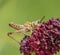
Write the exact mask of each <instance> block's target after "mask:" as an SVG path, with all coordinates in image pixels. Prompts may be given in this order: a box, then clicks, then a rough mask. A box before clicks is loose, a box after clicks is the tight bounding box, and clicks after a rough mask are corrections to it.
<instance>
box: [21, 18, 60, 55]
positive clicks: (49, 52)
mask: <svg viewBox="0 0 60 55" xmlns="http://www.w3.org/2000/svg"><path fill="white" fill-rule="evenodd" d="M59 50H60V18H57V19H50V20H49V21H48V22H44V23H42V24H40V26H39V27H37V28H36V29H35V30H34V31H33V32H32V34H31V36H25V37H24V39H23V40H22V41H21V43H20V52H21V53H24V55H31V54H32V52H34V53H35V55H54V54H56V53H57V52H59Z"/></svg>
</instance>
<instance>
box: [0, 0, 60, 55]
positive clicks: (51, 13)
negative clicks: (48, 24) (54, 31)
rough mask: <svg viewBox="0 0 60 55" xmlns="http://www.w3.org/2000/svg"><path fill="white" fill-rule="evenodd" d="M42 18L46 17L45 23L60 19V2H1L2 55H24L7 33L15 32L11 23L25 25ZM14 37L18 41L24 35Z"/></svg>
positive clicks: (0, 33) (0, 42) (1, 0)
mask: <svg viewBox="0 0 60 55" xmlns="http://www.w3.org/2000/svg"><path fill="white" fill-rule="evenodd" d="M42 16H46V18H45V19H44V21H47V20H48V19H49V18H51V17H54V18H57V17H60V0H0V55H22V54H20V52H19V47H20V46H19V44H18V43H16V42H15V41H13V40H12V39H10V38H9V37H8V36H7V32H9V31H15V30H14V29H12V28H11V27H9V26H8V24H9V23H10V22H15V23H19V24H23V23H24V22H26V21H35V20H37V19H40V18H41V17H42ZM13 36H14V38H16V39H17V40H18V41H20V40H21V39H22V38H23V37H24V36H23V35H22V34H15V35H13ZM56 55H60V53H57V54H56Z"/></svg>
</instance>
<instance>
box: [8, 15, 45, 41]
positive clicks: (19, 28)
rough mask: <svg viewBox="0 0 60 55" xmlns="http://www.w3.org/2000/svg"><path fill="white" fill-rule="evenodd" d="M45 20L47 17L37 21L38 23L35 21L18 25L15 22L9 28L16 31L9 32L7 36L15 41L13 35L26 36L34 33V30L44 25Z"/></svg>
mask: <svg viewBox="0 0 60 55" xmlns="http://www.w3.org/2000/svg"><path fill="white" fill-rule="evenodd" d="M44 18H45V16H43V17H42V18H41V19H40V20H36V21H33V22H25V23H24V24H23V25H20V24H16V23H14V22H10V23H9V26H10V27H12V28H14V29H15V30H16V31H14V32H8V34H7V35H8V36H9V37H10V38H12V39H14V38H13V37H11V35H12V34H15V33H22V34H24V35H26V32H30V33H32V31H33V30H34V29H36V28H37V27H38V26H40V24H41V23H42V21H43V19H44ZM14 40H15V39H14ZM15 41H16V40H15Z"/></svg>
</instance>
